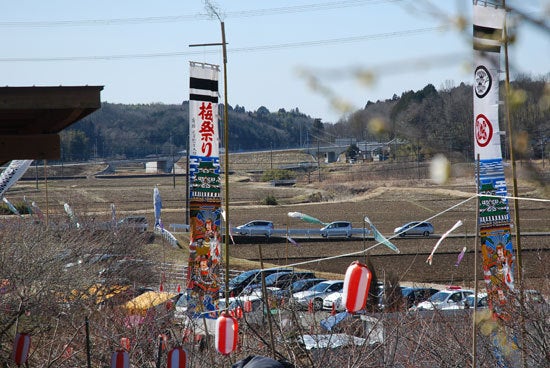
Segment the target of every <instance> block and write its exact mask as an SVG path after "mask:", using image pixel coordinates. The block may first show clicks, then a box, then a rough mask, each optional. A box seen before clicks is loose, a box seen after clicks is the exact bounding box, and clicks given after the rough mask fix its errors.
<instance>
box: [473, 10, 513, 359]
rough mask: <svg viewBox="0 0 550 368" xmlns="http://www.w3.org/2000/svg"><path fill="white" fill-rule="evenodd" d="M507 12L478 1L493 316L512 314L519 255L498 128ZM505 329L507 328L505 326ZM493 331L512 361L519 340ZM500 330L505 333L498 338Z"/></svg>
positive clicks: (485, 243)
mask: <svg viewBox="0 0 550 368" xmlns="http://www.w3.org/2000/svg"><path fill="white" fill-rule="evenodd" d="M505 17H506V12H505V10H504V9H503V8H499V7H496V6H494V5H487V4H485V3H483V4H481V3H480V4H478V3H477V2H474V8H473V48H474V94H473V99H474V101H473V102H474V110H473V111H474V147H475V157H476V159H477V157H478V156H479V178H477V179H478V180H477V182H478V184H479V186H478V194H479V195H480V196H479V199H478V200H479V213H478V221H479V228H480V234H479V235H480V242H481V254H482V257H483V262H482V267H483V278H484V281H485V286H486V289H487V294H488V302H489V308H490V309H491V312H492V314H493V316H494V317H496V319H497V320H500V321H507V320H510V319H512V318H514V317H515V316H512V315H511V309H510V308H508V306H509V304H510V299H511V298H510V296H511V295H513V294H511V291H512V290H513V289H514V265H515V256H514V249H513V245H512V237H511V231H510V229H511V226H510V209H509V206H508V200H507V199H506V198H500V197H499V196H507V188H506V179H505V175H504V167H503V164H502V149H501V139H500V138H501V135H500V128H499V115H498V112H499V98H500V97H499V70H500V51H501V45H502V44H503V41H504V24H505ZM502 331H504V330H502ZM502 331H501V332H497V330H495V331H493V332H492V339H493V341H494V342H495V343H494V350H493V354H494V356H495V358H496V359H497V361H498V366H499V367H505V366H507V365H506V364H505V363H504V361H505V360H506V358H505V357H504V355H503V352H504V351H510V350H511V349H510V348H511V347H512V346H516V345H515V343H514V342H513V341H512V340H511V338H510V337H508V333H505V332H502ZM499 334H502V336H505V337H504V338H497V336H498V335H499Z"/></svg>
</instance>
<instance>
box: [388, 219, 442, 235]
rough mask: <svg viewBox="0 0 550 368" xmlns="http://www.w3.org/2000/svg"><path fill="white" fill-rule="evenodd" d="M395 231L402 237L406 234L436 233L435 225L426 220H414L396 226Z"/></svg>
mask: <svg viewBox="0 0 550 368" xmlns="http://www.w3.org/2000/svg"><path fill="white" fill-rule="evenodd" d="M393 233H394V234H395V235H399V236H401V237H403V236H405V235H420V236H425V237H429V236H430V235H431V234H433V233H434V226H433V225H432V224H431V223H430V222H426V221H412V222H408V223H406V224H405V225H403V226H399V227H396V228H395V229H394V230H393Z"/></svg>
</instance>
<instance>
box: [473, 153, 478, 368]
mask: <svg viewBox="0 0 550 368" xmlns="http://www.w3.org/2000/svg"><path fill="white" fill-rule="evenodd" d="M476 174H477V175H476V179H477V180H476V185H477V188H476V193H479V189H480V188H479V153H478V154H477V160H476ZM478 236H479V198H477V199H476V235H475V237H474V312H473V315H472V368H476V367H477V328H476V310H477V242H478Z"/></svg>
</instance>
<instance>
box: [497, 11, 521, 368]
mask: <svg viewBox="0 0 550 368" xmlns="http://www.w3.org/2000/svg"><path fill="white" fill-rule="evenodd" d="M502 6H503V7H504V9H506V0H503V1H502ZM503 28H504V29H503V36H504V65H505V70H506V80H505V84H504V85H505V87H506V93H505V94H504V95H505V104H504V106H505V108H506V123H507V127H508V144H509V145H510V161H511V163H512V182H513V193H514V194H513V195H514V222H515V225H516V226H515V230H516V260H517V267H518V271H517V280H518V286H519V301H520V324H521V326H520V329H521V340H522V344H523V346H525V334H526V331H525V324H524V315H523V303H524V296H523V274H522V273H523V270H522V268H523V262H522V258H521V236H520V235H521V232H520V223H519V201H518V180H517V173H516V159H515V152H514V151H515V150H514V142H513V139H512V138H513V137H512V135H513V134H512V121H511V118H510V66H509V63H508V33H507V31H506V29H507V25H506V17H505V18H504V27H503ZM521 363H522V367H524V368H525V367H526V366H527V362H526V357H525V348H523V349H521Z"/></svg>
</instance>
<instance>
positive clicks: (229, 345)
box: [215, 312, 239, 355]
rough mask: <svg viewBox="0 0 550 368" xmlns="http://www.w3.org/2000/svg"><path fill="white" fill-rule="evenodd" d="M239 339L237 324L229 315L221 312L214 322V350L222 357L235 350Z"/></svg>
mask: <svg viewBox="0 0 550 368" xmlns="http://www.w3.org/2000/svg"><path fill="white" fill-rule="evenodd" d="M238 339H239V322H237V319H236V318H235V317H231V316H230V315H229V313H227V312H223V313H222V314H221V315H220V316H219V317H218V319H217V320H216V342H215V343H216V349H217V350H218V351H219V352H220V353H222V354H223V355H227V354H229V353H231V352H233V351H234V350H235V349H236V348H237V341H238Z"/></svg>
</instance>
